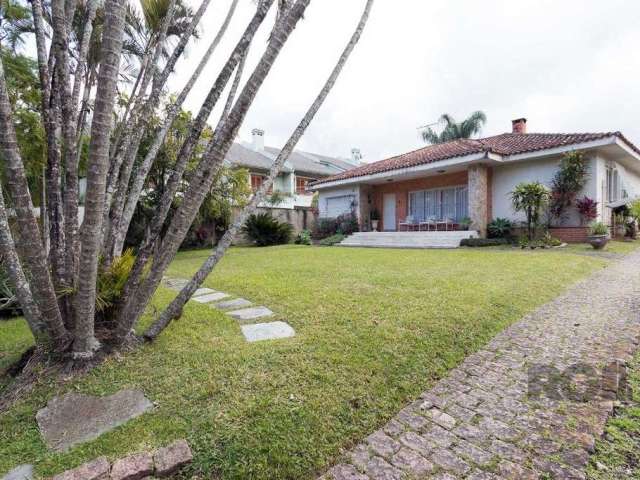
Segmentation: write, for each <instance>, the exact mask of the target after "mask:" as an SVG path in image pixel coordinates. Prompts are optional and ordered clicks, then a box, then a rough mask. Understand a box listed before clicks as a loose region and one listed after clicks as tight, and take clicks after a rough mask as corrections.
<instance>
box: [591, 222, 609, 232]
mask: <svg viewBox="0 0 640 480" xmlns="http://www.w3.org/2000/svg"><path fill="white" fill-rule="evenodd" d="M590 231H591V235H608V234H609V227H607V226H606V225H605V224H604V223H602V222H595V223H592V224H591V228H590Z"/></svg>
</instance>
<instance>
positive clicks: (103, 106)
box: [73, 0, 126, 358]
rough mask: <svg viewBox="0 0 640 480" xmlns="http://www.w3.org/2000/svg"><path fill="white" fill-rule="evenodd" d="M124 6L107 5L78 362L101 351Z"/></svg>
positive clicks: (84, 236)
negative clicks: (103, 249)
mask: <svg viewBox="0 0 640 480" xmlns="http://www.w3.org/2000/svg"><path fill="white" fill-rule="evenodd" d="M125 5H126V0H107V1H106V3H105V21H104V30H103V34H102V47H101V52H100V53H101V55H100V56H101V59H102V61H101V63H100V70H99V73H98V87H97V92H96V100H95V108H94V112H93V122H92V124H91V143H90V151H89V166H88V174H87V196H86V202H85V218H84V222H83V225H82V231H81V234H80V237H81V246H80V261H79V266H80V272H79V275H78V291H77V294H76V297H75V301H76V312H77V316H76V324H75V339H74V344H73V351H74V355H75V356H76V358H90V357H92V356H93V352H94V351H95V349H96V348H97V347H98V346H99V344H98V342H97V340H96V339H95V336H94V317H95V303H96V278H97V272H98V254H99V252H100V245H101V243H102V242H101V240H102V238H101V234H102V218H103V212H104V200H105V187H106V180H107V173H108V170H109V135H110V133H111V126H112V118H111V115H112V113H113V107H114V104H115V94H116V84H117V81H118V71H119V67H120V53H121V51H122V38H123V33H124V21H125V14H126V10H125Z"/></svg>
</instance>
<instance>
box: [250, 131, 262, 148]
mask: <svg viewBox="0 0 640 480" xmlns="http://www.w3.org/2000/svg"><path fill="white" fill-rule="evenodd" d="M251 140H252V147H253V149H254V150H255V151H256V152H262V151H263V150H264V130H260V129H259V128H254V129H253V130H251Z"/></svg>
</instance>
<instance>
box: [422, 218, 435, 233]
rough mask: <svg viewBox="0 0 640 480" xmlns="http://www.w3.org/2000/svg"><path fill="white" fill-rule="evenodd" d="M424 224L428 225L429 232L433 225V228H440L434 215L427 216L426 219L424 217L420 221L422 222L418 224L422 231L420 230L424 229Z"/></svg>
mask: <svg viewBox="0 0 640 480" xmlns="http://www.w3.org/2000/svg"><path fill="white" fill-rule="evenodd" d="M423 225H424V226H425V227H427V232H428V231H429V230H431V227H433V229H434V230H437V229H438V227H437V225H436V217H434V216H431V217H427V218H426V219H424V220H423V221H422V222H420V223H419V224H418V230H419V231H420V230H422V226H423Z"/></svg>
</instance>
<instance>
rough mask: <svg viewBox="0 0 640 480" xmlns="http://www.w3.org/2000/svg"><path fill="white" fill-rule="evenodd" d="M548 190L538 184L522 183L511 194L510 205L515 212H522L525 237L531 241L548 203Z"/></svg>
mask: <svg viewBox="0 0 640 480" xmlns="http://www.w3.org/2000/svg"><path fill="white" fill-rule="evenodd" d="M549 198H550V193H549V189H548V188H547V187H545V186H544V185H543V184H542V183H540V182H531V183H526V182H522V183H519V184H518V185H516V188H515V189H514V190H513V192H511V203H512V204H513V209H514V210H515V211H516V212H524V214H525V216H526V218H527V236H528V237H529V240H533V237H534V235H535V231H536V227H537V226H538V225H539V224H540V214H541V213H542V209H543V207H545V206H546V205H547V204H548V203H549Z"/></svg>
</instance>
